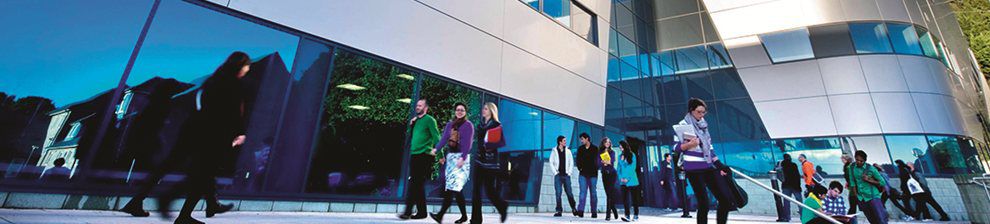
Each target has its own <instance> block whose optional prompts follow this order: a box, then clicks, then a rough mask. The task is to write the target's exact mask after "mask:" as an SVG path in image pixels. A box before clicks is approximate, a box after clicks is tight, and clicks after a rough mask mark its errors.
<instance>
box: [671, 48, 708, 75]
mask: <svg viewBox="0 0 990 224" xmlns="http://www.w3.org/2000/svg"><path fill="white" fill-rule="evenodd" d="M707 52H708V50H706V47H705V45H699V46H694V47H686V48H681V49H677V50H674V58H675V60H676V61H677V72H676V73H678V74H681V73H689V72H695V71H703V70H707V69H708V53H707Z"/></svg>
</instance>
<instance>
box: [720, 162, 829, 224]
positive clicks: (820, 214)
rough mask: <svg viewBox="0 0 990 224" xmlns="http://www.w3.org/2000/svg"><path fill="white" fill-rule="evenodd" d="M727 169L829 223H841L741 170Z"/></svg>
mask: <svg viewBox="0 0 990 224" xmlns="http://www.w3.org/2000/svg"><path fill="white" fill-rule="evenodd" d="M729 169H732V172H733V173H735V174H736V175H738V176H740V177H743V179H746V180H748V181H749V182H753V184H756V186H760V187H761V188H763V189H765V190H767V191H770V192H773V194H775V195H777V196H780V197H782V198H784V199H787V200H788V201H791V202H794V203H795V204H797V205H798V206H801V207H802V208H804V209H808V210H809V211H812V212H814V213H815V215H817V216H818V217H821V218H823V219H825V220H827V221H829V222H831V223H834V224H842V222H839V220H835V218H832V216H830V215H826V214H825V213H822V212H821V211H818V210H816V209H813V208H811V207H808V206H807V205H805V204H804V203H801V202H800V201H798V200H795V199H794V198H791V197H788V196H787V195H784V193H781V192H780V191H777V190H774V189H773V188H771V187H769V186H767V185H766V184H763V183H760V182H759V181H757V180H756V179H753V178H752V177H750V176H749V175H746V174H744V173H742V172H739V171H738V170H736V169H735V168H729ZM788 212H790V211H788Z"/></svg>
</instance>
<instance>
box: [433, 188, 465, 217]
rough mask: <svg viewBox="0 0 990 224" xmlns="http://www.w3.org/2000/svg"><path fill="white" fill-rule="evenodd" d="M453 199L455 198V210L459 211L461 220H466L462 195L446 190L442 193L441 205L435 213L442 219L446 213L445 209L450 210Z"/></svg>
mask: <svg viewBox="0 0 990 224" xmlns="http://www.w3.org/2000/svg"><path fill="white" fill-rule="evenodd" d="M454 198H457V208H459V209H461V219H466V218H467V206H466V203H465V201H464V193H463V192H460V191H451V190H446V191H444V192H443V205H442V206H440V212H437V215H438V216H439V217H443V214H445V213H447V209H448V208H450V204H451V203H452V201H453V199H454Z"/></svg>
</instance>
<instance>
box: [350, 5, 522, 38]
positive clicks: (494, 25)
mask: <svg viewBox="0 0 990 224" xmlns="http://www.w3.org/2000/svg"><path fill="white" fill-rule="evenodd" d="M416 1H419V2H422V3H423V4H427V5H429V6H430V7H433V8H436V9H437V10H440V11H442V12H443V13H446V14H448V15H450V16H453V17H454V18H457V19H459V20H461V21H464V22H465V23H468V24H471V25H472V26H474V27H477V28H480V29H481V30H484V31H485V32H488V33H490V34H492V35H494V36H496V37H501V36H502V32H503V26H502V22H503V19H502V15H503V11H502V7H504V5H503V4H507V3H512V4H523V3H522V2H519V0H505V1H491V0H489V1H445V0H416ZM506 1H512V2H506ZM365 19H371V18H365Z"/></svg>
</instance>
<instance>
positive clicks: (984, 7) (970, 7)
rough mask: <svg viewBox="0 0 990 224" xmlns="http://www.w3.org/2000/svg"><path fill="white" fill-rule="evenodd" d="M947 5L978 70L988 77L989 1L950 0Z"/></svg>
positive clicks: (989, 50)
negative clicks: (953, 15)
mask: <svg viewBox="0 0 990 224" xmlns="http://www.w3.org/2000/svg"><path fill="white" fill-rule="evenodd" d="M949 5H950V7H951V8H952V11H954V12H955V13H956V19H958V20H959V27H960V28H962V30H963V34H965V35H966V39H967V40H969V46H970V48H971V49H973V54H974V55H976V60H977V62H978V63H979V64H980V70H981V71H983V74H984V75H988V76H990V1H987V0H950V1H949Z"/></svg>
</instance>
